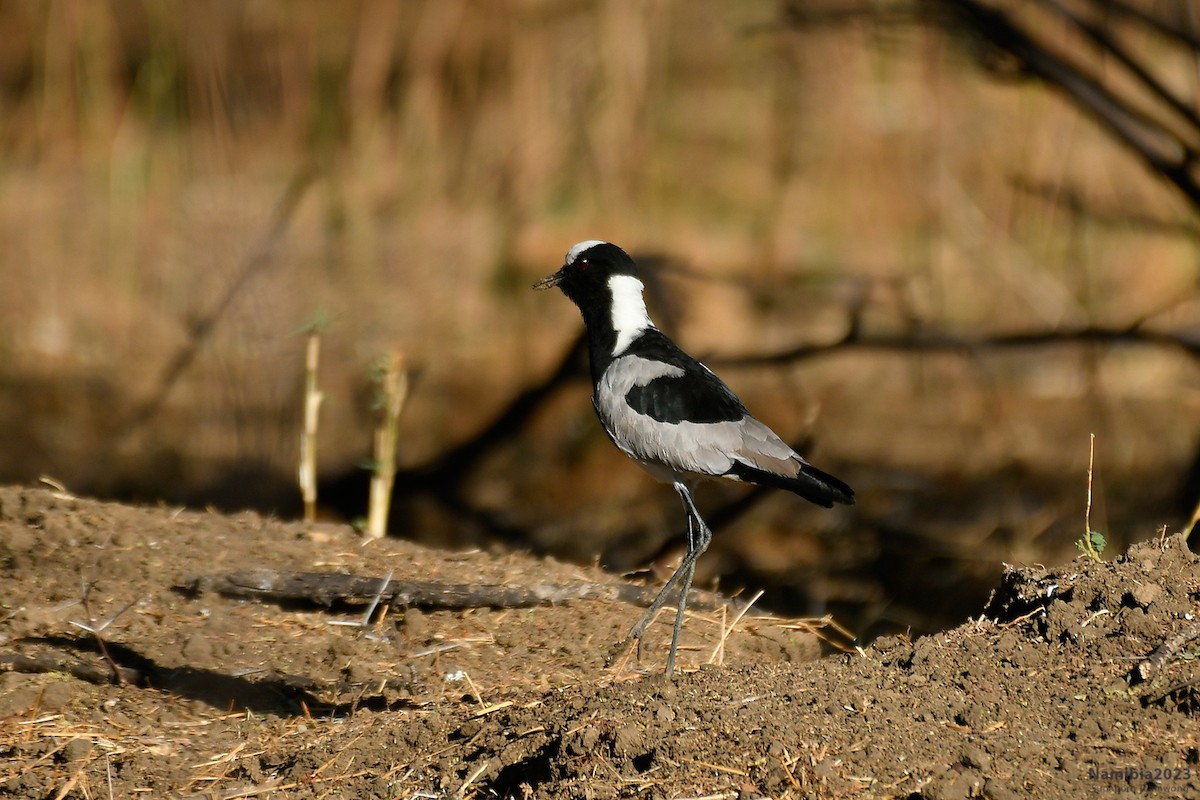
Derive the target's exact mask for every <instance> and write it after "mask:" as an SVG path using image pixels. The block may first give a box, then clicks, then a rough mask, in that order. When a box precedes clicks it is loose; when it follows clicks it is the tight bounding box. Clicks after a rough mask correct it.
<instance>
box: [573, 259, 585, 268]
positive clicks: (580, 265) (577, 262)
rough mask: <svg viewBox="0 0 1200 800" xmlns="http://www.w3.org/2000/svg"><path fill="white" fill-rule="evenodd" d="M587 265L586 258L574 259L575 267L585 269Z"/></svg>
mask: <svg viewBox="0 0 1200 800" xmlns="http://www.w3.org/2000/svg"><path fill="white" fill-rule="evenodd" d="M587 265H588V261H587V259H586V258H579V259H576V260H575V267H576V268H577V269H587Z"/></svg>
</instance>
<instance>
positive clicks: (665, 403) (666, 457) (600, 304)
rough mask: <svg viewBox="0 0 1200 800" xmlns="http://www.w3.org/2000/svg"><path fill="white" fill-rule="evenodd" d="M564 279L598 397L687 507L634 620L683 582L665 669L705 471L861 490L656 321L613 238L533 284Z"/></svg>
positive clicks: (802, 488)
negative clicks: (672, 552)
mask: <svg viewBox="0 0 1200 800" xmlns="http://www.w3.org/2000/svg"><path fill="white" fill-rule="evenodd" d="M552 286H557V287H559V289H561V290H562V292H563V294H565V295H566V296H567V297H568V298H570V299H571V300H572V301H573V302H574V303H575V305H576V306H578V307H579V310H580V312H581V313H582V314H583V321H584V324H585V326H586V327H587V338H588V351H589V361H590V364H591V373H592V404H593V405H594V406H595V409H596V414H597V416H599V418H600V423H601V424H602V425H603V426H604V430H605V432H606V433H607V434H608V435H609V438H611V439H612V441H613V443H614V444H616V446H617V447H618V448H620V450H621V451H622V452H624V453H625V454H626V455H628V456H629V457H630V458H632V459H633V460H634V461H636V462H637V463H638V464H640V465H641V466H642V467H644V468H645V469H646V470H647V471H648V472H650V474H651V475H653V476H654V477H656V478H658V479H659V480H661V481H664V482H667V483H671V484H672V485H674V487H675V490H676V491H677V492H678V493H679V497H680V499H681V500H682V501H683V505H684V510H685V512H686V514H687V524H688V550H687V554H686V555H685V556H684V558H683V562H682V563H681V564H680V565H679V568H678V569H677V570H676V571H675V574H674V575H672V576H671V578H670V579H669V580H668V581H667V583H666V586H664V587H663V590H662V591H661V592H660V593H659V595H658V597H656V598H655V600H654V602H653V603H652V604H651V606H650V608H649V610H648V611H647V613H646V616H645V617H643V619H642V621H641V622H639V623H638V624H637V625H636V626H634V628H633V630H632V631H631V632H630V634H629V638H628V639H627V641H629V640H632V639H638V640H640V639H641V636H642V634H643V633H644V632H645V629H646V626H647V625H648V624H649V623H650V621H651V620H652V619H653V618H654V616H655V615H656V614H657V612H658V610H659V609H660V608H661V607H662V605H663V603H664V602H665V601H666V599H667V597H668V596H669V594H670V592H671V590H672V589H673V588H674V587H675V586H676V585H677V584H679V583H680V582H681V581H682V586H681V588H680V594H679V603H678V608H677V612H676V617H675V630H674V635H673V637H672V639H671V650H670V654H669V655H668V657H667V675H668V676H669V675H670V674H671V673H672V672H673V671H674V668H675V652H676V649H677V647H678V644H679V631H680V629H681V627H682V624H683V614H684V607H685V605H686V602H687V593H688V590H689V589H690V587H691V582H692V574H693V572H694V571H695V565H696V559H697V558H699V556H700V554H701V553H703V552H704V550H705V549H706V548H707V547H708V544H709V541H710V540H711V538H712V532H711V531H710V530H709V528H708V526H707V525H706V524H705V522H704V520H703V519H701V517H700V513H699V512H698V511H697V510H696V504H695V502H694V500H693V498H692V486H693V484H694V483H695V481H696V480H697V479H699V478H729V479H732V480H738V481H747V482H750V483H757V484H762V485H765V486H771V487H774V488H777V489H786V490H788V491H791V492H795V493H796V494H798V495H800V496H801V497H803V498H804V499H806V500H809V501H811V502H813V503H816V504H818V505H821V506H825V507H826V508H829V507H831V506H833V504H834V503H844V504H852V503H853V502H854V491H853V490H852V489H851V488H850V487H849V486H847V485H846V484H845V483H843V482H842V481H840V480H838V479H837V478H835V477H833V476H832V475H829V474H828V473H825V472H822V471H821V470H819V469H817V468H815V467H813V466H812V465H811V464H809V463H808V462H807V461H805V460H804V459H803V458H801V457H800V456H799V455H798V454H797V453H796V452H795V451H794V450H792V448H791V447H789V446H788V445H787V443H786V442H784V441H783V440H782V439H780V438H779V437H778V436H777V435H775V433H774V432H773V431H772V430H771V429H770V428H768V427H767V426H766V425H764V424H763V423H761V422H759V421H758V420H757V419H755V418H754V417H753V416H751V415H750V412H749V411H747V410H746V407H745V406H744V405H743V404H742V401H741V400H739V399H738V397H737V395H735V394H734V393H733V392H732V391H731V390H730V389H729V387H728V386H726V385H725V384H724V382H722V381H721V379H720V378H718V377H717V376H716V375H714V374H713V372H712V370H710V369H709V368H708V367H706V366H704V365H703V364H701V363H700V362H699V361H697V360H696V359H694V358H692V357H691V356H689V355H688V354H687V353H685V352H683V350H681V349H680V348H679V347H678V346H677V345H676V344H675V343H674V342H672V341H671V340H670V339H668V338H667V337H666V336H665V335H664V334H663V333H662V332H661V331H660V330H658V328H656V327H655V326H654V323H653V322H651V320H650V316H649V314H648V313H647V312H646V304H645V301H644V300H643V298H642V291H643V288H644V287H643V284H642V282H641V280H639V279H638V273H637V266H636V265H635V264H634V262H633V259H631V258H630V257H629V255H628V254H626V253H625V251H624V250H622V249H621V248H619V247H617V246H616V245H614V244H609V243H608V242H601V241H596V240H589V241H585V242H579V243H578V244H576V245H575V246H574V247H572V248H571V249H570V250H569V251H568V252H567V256H566V260H565V262H564V264H563V266H562V268H561V269H560V270H559V271H558V272H556V273H554V274H553V275H550V276H547V277H546V278H543V279H542V280H541V281H539V282H538V283H536V284H534V288H537V289H547V288H550V287H552Z"/></svg>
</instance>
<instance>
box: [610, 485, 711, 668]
mask: <svg viewBox="0 0 1200 800" xmlns="http://www.w3.org/2000/svg"><path fill="white" fill-rule="evenodd" d="M674 485H675V491H676V492H678V493H679V497H680V499H681V500H682V501H683V509H684V512H685V513H686V515H687V525H688V541H687V544H688V549H687V553H686V554H685V555H684V557H683V561H681V562H680V564H679V568H678V569H676V570H675V572H674V574H672V575H671V577H670V578H668V579H667V582H666V584H664V585H663V588H662V590H661V591H660V592H659V593H658V595H657V596H656V597H655V598H654V601H653V602H651V603H650V607H649V608H648V609H646V614H645V616H643V617H642V619H641V621H640V622H638V624H637V625H634V626H633V630H631V631H630V632H629V635H628V636H626V637H625V641H624V642H622V643H621V644H620V645H618V647H617V652H620V651H622V650H624V649H625V647H626V646H628V644H629V642H630V641H632V640H637V642H638V651H639V652H638V655H639V656H640V655H641V644H642V635H643V634H644V633H645V632H646V628H647V627H648V626H649V625H650V623H651V622H652V621H653V620H654V617H655V616H656V615H657V614H658V612H659V610H660V609H661V608H662V607H663V605H664V604H665V603H666V601H667V599H668V598H669V596H670V594H671V590H672V589H673V588H675V586H676V585H677V584H678V583H679V582H680V581H681V580H682V581H683V587H682V589H681V591H680V594H679V602H678V606H677V609H676V612H675V629H674V631H673V633H672V637H671V651H670V654H669V655H668V656H667V677H670V676H671V675H672V674H673V673H674V671H675V653H676V650H677V649H678V647H679V633H680V631H681V630H682V628H683V615H684V610H685V608H686V606H687V594H688V591H690V590H691V586H692V576H693V574H694V573H695V570H696V559H698V558H699V557H700V555H701V554H702V553H703V552H704V551H705V550H706V549H707V548H708V545H709V542H711V541H712V531H710V530H709V528H708V526H707V525H705V524H704V520H703V519H702V518H701V517H700V512H699V511H697V510H696V504H695V502H694V501H693V500H692V494H691V490H689V489H688V487H687V484H685V483H683V482H682V481H676V482H675V484H674Z"/></svg>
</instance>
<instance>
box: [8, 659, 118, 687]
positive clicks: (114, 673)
mask: <svg viewBox="0 0 1200 800" xmlns="http://www.w3.org/2000/svg"><path fill="white" fill-rule="evenodd" d="M0 672H29V673H44V672H59V673H62V674H64V675H70V676H71V677H73V678H78V679H79V680H81V681H87V682H88V683H95V684H99V685H102V686H103V685H107V684H118V685H120V684H128V685H131V686H139V685H141V683H142V673H141V672H140V671H138V670H136V669H130V668H129V667H121V666H117V665H116V664H113V663H111V662H110V663H109V664H107V665H106V666H104V667H97V666H95V665H94V664H88V663H86V662H83V661H79V660H77V659H74V658H70V657H68V656H64V655H59V654H55V653H42V654H41V655H37V656H23V655H0Z"/></svg>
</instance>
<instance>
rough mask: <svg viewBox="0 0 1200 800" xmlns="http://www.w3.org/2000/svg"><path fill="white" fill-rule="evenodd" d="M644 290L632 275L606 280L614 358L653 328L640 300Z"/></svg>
mask: <svg viewBox="0 0 1200 800" xmlns="http://www.w3.org/2000/svg"><path fill="white" fill-rule="evenodd" d="M576 247H578V245H576ZM584 249H586V248H584ZM644 288H645V287H644V286H643V285H642V282H641V281H640V280H638V279H637V278H635V277H633V276H632V275H613V276H611V277H610V278H609V279H608V291H609V294H611V295H612V307H611V311H612V326H613V331H614V332H615V333H616V334H617V343H616V344H615V345H614V346H613V352H612V354H613V355H614V356H619V355H620V354H621V353H624V352H625V350H626V349H627V348H628V347H629V345H631V344H632V343H633V340H634V339H636V338H637V337H638V335H639V334H640V333H641V332H642V331H644V330H646V329H647V328H653V327H654V323H653V322H651V321H650V314H649V313H648V312H647V311H646V301H645V300H644V299H643V298H642V290H643V289H644Z"/></svg>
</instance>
